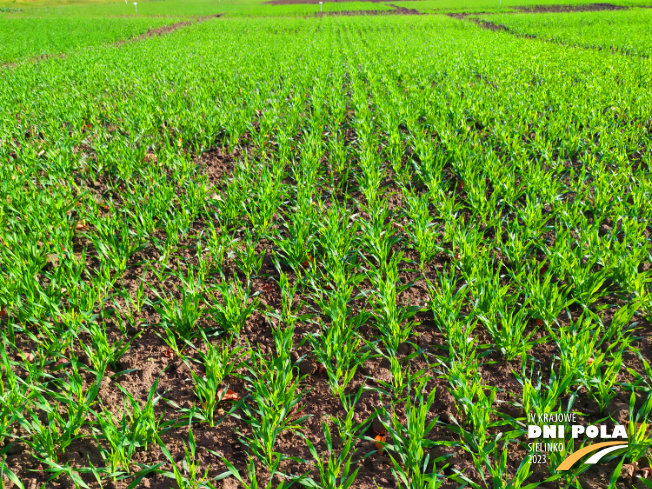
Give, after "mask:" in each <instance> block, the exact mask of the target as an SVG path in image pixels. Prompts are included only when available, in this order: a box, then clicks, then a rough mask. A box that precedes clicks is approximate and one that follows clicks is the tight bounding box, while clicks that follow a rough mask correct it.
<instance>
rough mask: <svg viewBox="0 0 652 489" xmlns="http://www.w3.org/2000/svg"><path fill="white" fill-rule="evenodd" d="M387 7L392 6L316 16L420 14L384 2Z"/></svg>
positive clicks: (321, 13) (317, 14) (324, 13)
mask: <svg viewBox="0 0 652 489" xmlns="http://www.w3.org/2000/svg"><path fill="white" fill-rule="evenodd" d="M385 5H387V6H388V7H393V8H394V10H342V11H340V12H317V13H315V16H316V17H324V16H341V15H344V16H353V15H421V12H419V11H418V10H416V9H413V8H405V7H399V6H397V5H393V4H391V3H386V4H385Z"/></svg>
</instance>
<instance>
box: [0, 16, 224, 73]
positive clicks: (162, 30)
mask: <svg viewBox="0 0 652 489" xmlns="http://www.w3.org/2000/svg"><path fill="white" fill-rule="evenodd" d="M222 15H224V14H215V15H209V16H206V17H198V18H197V19H195V20H184V21H181V22H175V23H173V24H168V25H164V26H161V27H155V28H153V29H149V30H147V31H146V32H143V33H142V34H138V35H137V36H134V37H132V38H129V39H120V40H118V41H114V42H112V43H107V44H105V45H107V46H110V45H113V46H117V47H121V46H124V45H125V44H129V43H134V42H140V41H144V40H145V39H147V38H150V37H158V36H163V35H167V34H172V33H173V32H175V31H177V30H179V29H181V28H183V27H188V26H190V25H194V24H200V23H202V22H206V21H207V20H210V19H216V18H219V17H222ZM69 54H71V53H44V54H38V55H36V56H30V57H27V58H24V59H21V60H18V61H10V62H8V63H0V69H3V68H9V69H11V68H16V67H17V66H19V65H22V64H27V63H39V62H41V61H45V60H48V59H51V58H59V59H64V58H67V57H68V55H69Z"/></svg>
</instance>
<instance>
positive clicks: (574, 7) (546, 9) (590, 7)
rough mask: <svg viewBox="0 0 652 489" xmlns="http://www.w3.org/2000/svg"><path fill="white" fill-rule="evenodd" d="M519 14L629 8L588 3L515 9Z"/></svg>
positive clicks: (626, 8) (609, 4)
mask: <svg viewBox="0 0 652 489" xmlns="http://www.w3.org/2000/svg"><path fill="white" fill-rule="evenodd" d="M515 8H516V9H517V10H518V11H519V12H530V13H544V12H597V11H599V10H628V9H629V7H624V6H622V5H613V4H611V3H589V4H586V5H536V6H534V7H515Z"/></svg>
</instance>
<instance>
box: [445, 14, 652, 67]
mask: <svg viewBox="0 0 652 489" xmlns="http://www.w3.org/2000/svg"><path fill="white" fill-rule="evenodd" d="M591 5H601V4H591ZM603 5H610V4H603ZM612 7H616V6H615V5H612ZM634 8H639V7H634ZM645 8H652V7H645ZM605 10H631V9H630V8H629V7H624V8H617V9H605ZM591 11H593V12H595V11H598V10H569V11H567V12H562V11H547V12H535V11H531V12H530V11H528V12H502V13H501V14H500V15H505V14H517V13H518V14H522V13H552V12H556V13H572V12H591ZM494 14H495V13H493V12H484V13H450V14H446V15H447V16H448V17H452V18H454V19H459V20H468V21H471V22H473V23H474V24H476V25H478V26H479V27H481V28H482V29H487V30H490V31H500V32H506V33H508V34H510V35H512V36H514V37H520V38H522V39H536V40H538V41H542V42H546V43H550V44H556V45H558V46H566V47H570V48H577V49H588V50H592V51H611V54H620V55H623V56H634V57H640V58H649V56H648V55H646V54H643V53H635V52H630V51H627V50H618V49H616V48H614V47H610V48H609V47H603V46H588V45H582V44H577V43H567V42H564V41H559V40H555V39H546V38H544V37H540V36H536V35H534V34H524V33H519V32H516V31H514V30H513V29H510V28H509V27H507V26H506V25H504V24H496V23H494V22H490V21H488V20H485V19H480V18H478V17H476V16H478V15H494Z"/></svg>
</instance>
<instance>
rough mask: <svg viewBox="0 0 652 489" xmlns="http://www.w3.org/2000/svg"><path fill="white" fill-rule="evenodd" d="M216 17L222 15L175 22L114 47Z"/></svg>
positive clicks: (168, 32)
mask: <svg viewBox="0 0 652 489" xmlns="http://www.w3.org/2000/svg"><path fill="white" fill-rule="evenodd" d="M218 17H222V14H216V15H209V16H206V17H198V18H197V19H196V20H194V21H189V20H185V21H183V22H176V23H174V24H170V25H164V26H162V27H157V28H156V29H150V30H148V31H147V32H144V33H142V34H141V35H139V36H136V37H132V38H131V39H125V40H122V41H117V42H116V43H115V45H116V46H122V45H124V44H127V43H128V42H138V41H142V40H144V39H147V38H149V37H154V36H163V35H165V34H170V33H172V32H174V31H177V30H179V29H181V28H182V27H186V26H189V25H192V24H197V23H201V22H206V21H207V20H210V19H216V18H218Z"/></svg>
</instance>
